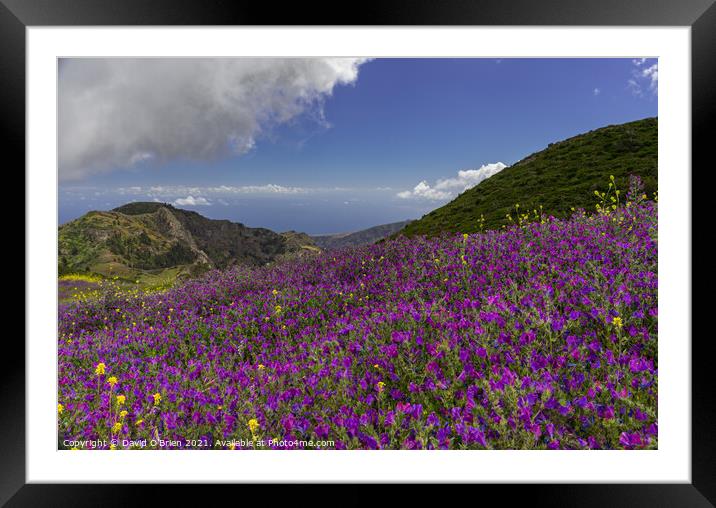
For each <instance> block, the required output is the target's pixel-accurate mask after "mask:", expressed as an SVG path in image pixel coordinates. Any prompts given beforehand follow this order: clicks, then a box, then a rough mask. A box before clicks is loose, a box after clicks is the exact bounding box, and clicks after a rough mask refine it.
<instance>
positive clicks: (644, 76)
mask: <svg viewBox="0 0 716 508" xmlns="http://www.w3.org/2000/svg"><path fill="white" fill-rule="evenodd" d="M632 64H633V65H634V67H633V69H632V72H631V77H630V78H629V79H628V80H627V88H629V90H631V92H632V93H633V94H634V95H636V96H637V97H646V96H648V95H651V96H653V95H656V93H657V91H658V89H659V63H658V62H653V63H652V62H651V61H650V60H649V59H648V58H636V59H634V60H632Z"/></svg>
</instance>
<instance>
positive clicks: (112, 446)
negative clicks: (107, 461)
mask: <svg viewBox="0 0 716 508" xmlns="http://www.w3.org/2000/svg"><path fill="white" fill-rule="evenodd" d="M109 449H110V450H116V449H117V445H116V444H111V445H109Z"/></svg>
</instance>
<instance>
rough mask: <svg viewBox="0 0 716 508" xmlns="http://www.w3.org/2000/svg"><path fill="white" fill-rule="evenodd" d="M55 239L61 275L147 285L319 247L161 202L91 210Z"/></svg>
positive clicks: (295, 235) (297, 236)
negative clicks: (95, 277)
mask: <svg viewBox="0 0 716 508" xmlns="http://www.w3.org/2000/svg"><path fill="white" fill-rule="evenodd" d="M58 237H59V238H58V272H59V274H60V275H68V274H95V275H99V276H102V277H111V278H114V277H118V278H119V279H122V280H126V281H133V282H137V281H139V282H147V284H150V285H166V283H168V282H171V281H173V280H175V279H177V278H179V277H185V276H192V275H196V274H199V273H201V272H204V271H206V270H208V269H210V268H227V267H229V266H232V265H234V264H242V265H249V266H262V265H265V264H267V263H271V262H274V261H277V260H281V259H285V258H287V257H290V256H291V255H294V254H295V255H304V253H311V254H313V253H315V252H320V249H318V248H317V247H316V246H315V244H314V243H313V242H312V240H311V239H310V238H309V237H308V235H304V234H299V233H295V232H289V233H285V234H279V233H275V232H273V231H270V230H268V229H264V228H250V227H247V226H244V225H243V224H240V223H235V222H230V221H228V220H214V219H208V218H206V217H203V216H202V215H200V214H198V213H196V212H193V211H190V210H182V209H179V208H175V207H173V206H171V205H169V204H166V203H146V202H139V203H129V204H126V205H123V206H120V207H118V208H115V209H114V210H111V211H106V212H104V211H93V212H89V213H87V214H85V215H83V216H82V217H80V218H78V219H75V220H73V221H71V222H68V223H67V224H63V225H62V226H60V227H59V230H58ZM304 251H305V252H304Z"/></svg>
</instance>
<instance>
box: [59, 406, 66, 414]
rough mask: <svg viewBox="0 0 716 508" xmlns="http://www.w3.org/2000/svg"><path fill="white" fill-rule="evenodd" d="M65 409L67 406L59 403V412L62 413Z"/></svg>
mask: <svg viewBox="0 0 716 508" xmlns="http://www.w3.org/2000/svg"><path fill="white" fill-rule="evenodd" d="M64 410H65V406H63V405H62V404H57V414H62V411H64Z"/></svg>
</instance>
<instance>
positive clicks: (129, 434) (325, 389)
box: [57, 175, 658, 449]
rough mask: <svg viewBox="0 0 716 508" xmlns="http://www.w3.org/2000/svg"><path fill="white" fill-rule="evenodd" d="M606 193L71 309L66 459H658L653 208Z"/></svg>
mask: <svg viewBox="0 0 716 508" xmlns="http://www.w3.org/2000/svg"><path fill="white" fill-rule="evenodd" d="M498 176H499V175H498ZM607 183H608V188H605V187H606V185H603V186H602V188H601V189H599V190H597V191H596V194H597V196H596V201H597V211H596V212H595V213H592V212H590V213H587V212H585V211H583V210H579V209H577V210H575V211H574V212H573V213H572V214H571V215H570V216H568V217H565V218H555V217H552V216H547V215H545V214H539V213H538V212H535V213H534V214H531V213H524V214H523V213H521V212H519V211H518V212H516V213H514V220H513V222H512V223H511V224H507V225H506V227H505V228H503V229H497V230H490V231H486V232H482V233H476V232H466V233H464V234H462V232H461V233H457V234H454V233H449V232H446V233H443V234H441V235H437V236H433V237H426V236H419V235H418V236H414V237H412V238H406V237H400V238H397V239H391V240H387V241H385V242H382V243H381V244H378V245H371V246H365V247H359V248H354V249H343V250H339V251H336V252H324V253H322V254H320V255H317V256H315V257H310V258H295V259H289V260H286V261H285V262H282V263H278V264H275V265H273V266H264V267H249V266H235V267H232V268H230V269H227V270H224V271H220V270H213V271H210V272H208V273H206V274H205V275H203V276H202V277H201V278H198V279H195V280H190V281H187V282H186V283H184V284H183V285H180V286H178V287H175V288H173V289H170V290H168V291H164V292H157V293H143V292H132V293H129V292H126V291H115V290H113V289H112V287H111V285H107V286H106V287H105V288H104V289H102V290H101V291H99V293H98V296H97V297H95V298H91V299H86V300H85V301H75V302H72V303H69V304H66V305H63V306H61V308H60V322H59V341H58V355H59V356H58V362H59V365H58V367H59V371H58V402H59V404H58V408H57V410H58V411H57V412H58V431H59V440H60V447H68V448H69V447H80V444H82V443H84V444H85V445H86V443H87V442H90V441H92V442H94V443H95V444H96V445H97V446H96V447H98V448H110V449H122V448H133V449H138V448H192V449H197V448H210V449H216V448H221V449H225V448H226V449H241V448H279V449H288V448H291V449H293V448H337V449H375V448H380V449H653V448H656V447H657V445H658V438H657V436H658V419H657V381H658V362H657V314H658V304H657V286H658V284H657V282H658V281H657V273H658V266H657V215H658V213H657V212H658V208H657V201H656V196H654V195H652V194H651V193H645V192H644V190H643V184H641V182H640V180H639V178H637V177H634V178H632V179H631V182H630V189H629V192H628V193H627V192H624V193H617V192H616V186H618V185H619V183H618V182H617V181H615V180H614V179H612V180H611V181H609V182H607ZM590 195H591V198H590V199H591V205H590V210H593V209H594V198H595V196H594V195H593V193H591V194H590ZM511 206H514V203H513V204H512V205H511ZM63 443H70V444H63ZM259 443H260V444H259ZM85 447H86V446H85Z"/></svg>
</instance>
